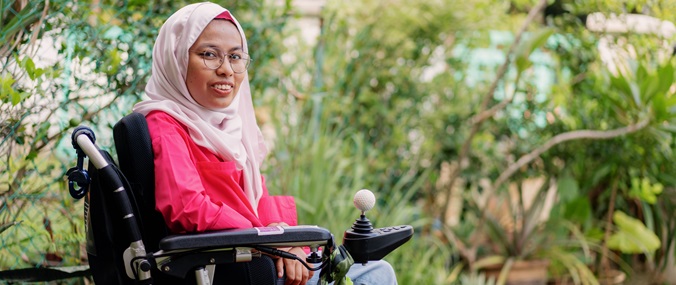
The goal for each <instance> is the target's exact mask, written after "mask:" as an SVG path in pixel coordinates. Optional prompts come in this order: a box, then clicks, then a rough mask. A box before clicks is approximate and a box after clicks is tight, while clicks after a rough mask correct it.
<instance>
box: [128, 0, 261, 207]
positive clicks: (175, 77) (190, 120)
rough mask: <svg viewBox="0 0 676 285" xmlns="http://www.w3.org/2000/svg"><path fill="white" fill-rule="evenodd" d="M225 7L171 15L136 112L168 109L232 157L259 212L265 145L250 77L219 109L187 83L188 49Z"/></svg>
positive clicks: (201, 141)
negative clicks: (203, 102)
mask: <svg viewBox="0 0 676 285" xmlns="http://www.w3.org/2000/svg"><path fill="white" fill-rule="evenodd" d="M225 11H227V10H226V9H225V8H223V7H221V6H219V5H217V4H213V3H208V2H204V3H196V4H191V5H188V6H185V7H183V8H181V9H180V10H178V11H177V12H176V13H174V14H173V15H172V16H171V17H169V19H167V21H166V22H165V23H164V25H162V28H161V29H160V33H159V35H158V36H157V40H156V41H155V46H154V47H153V67H152V74H151V76H150V80H149V82H148V85H146V89H145V91H146V94H147V95H148V97H150V99H149V100H145V101H142V102H139V103H138V104H136V105H135V106H134V111H135V112H139V113H141V114H143V115H147V114H148V113H150V112H151V111H154V110H161V111H164V112H166V113H168V114H170V115H171V116H172V117H174V118H175V119H176V120H178V121H179V122H181V123H183V124H184V125H186V126H187V127H188V129H189V133H190V137H191V138H192V139H193V140H194V141H195V143H196V144H197V145H200V146H202V147H205V148H207V149H209V150H211V151H212V152H213V153H215V154H217V155H218V156H220V157H221V158H223V159H224V160H226V161H234V162H235V163H236V165H237V168H238V169H240V170H243V172H244V178H245V179H244V181H245V182H244V191H245V193H246V196H247V198H248V199H249V202H250V203H251V206H252V208H253V210H254V213H256V214H257V208H258V201H259V200H260V198H261V196H262V194H263V185H262V180H261V173H260V165H261V162H262V161H263V158H264V157H265V155H266V154H267V148H266V147H265V143H264V141H263V135H262V134H261V131H260V129H259V128H258V125H257V124H256V117H255V116H254V109H253V103H252V100H251V89H250V87H249V77H248V75H247V74H245V77H244V80H242V83H241V84H240V87H239V92H238V94H237V96H236V97H235V98H234V99H233V101H232V103H231V104H230V106H228V107H227V108H224V109H218V110H212V109H207V108H205V107H202V106H201V105H199V104H198V103H197V102H196V101H195V100H194V99H193V98H192V96H190V93H189V92H188V88H187V86H186V81H185V79H186V75H187V71H188V49H189V48H190V47H191V46H192V45H193V43H195V41H196V40H197V38H198V37H199V36H200V34H201V33H202V31H203V30H204V28H205V27H206V26H207V25H208V24H209V23H210V22H211V20H213V19H214V18H215V17H216V16H218V15H220V14H221V13H223V12H225ZM232 19H233V22H234V23H235V24H236V26H237V29H238V30H239V34H240V36H241V37H242V45H243V49H244V52H248V47H247V44H246V38H245V36H244V32H243V31H242V27H241V26H240V24H239V22H237V20H236V19H235V18H234V17H232Z"/></svg>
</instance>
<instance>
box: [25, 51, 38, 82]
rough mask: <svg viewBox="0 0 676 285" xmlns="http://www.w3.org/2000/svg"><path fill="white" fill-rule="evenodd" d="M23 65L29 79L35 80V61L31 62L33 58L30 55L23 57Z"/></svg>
mask: <svg viewBox="0 0 676 285" xmlns="http://www.w3.org/2000/svg"><path fill="white" fill-rule="evenodd" d="M23 67H24V68H25V69H26V73H27V74H28V77H30V78H31V80H35V78H36V76H35V62H33V59H32V58H30V57H24V59H23Z"/></svg>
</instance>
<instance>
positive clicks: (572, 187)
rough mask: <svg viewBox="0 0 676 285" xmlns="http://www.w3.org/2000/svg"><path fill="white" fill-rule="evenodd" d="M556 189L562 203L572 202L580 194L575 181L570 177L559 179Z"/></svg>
mask: <svg viewBox="0 0 676 285" xmlns="http://www.w3.org/2000/svg"><path fill="white" fill-rule="evenodd" d="M557 189H558V193H559V198H560V199H561V202H562V203H567V202H569V201H572V200H574V199H575V198H577V196H578V195H579V192H580V189H579V187H578V185H577V181H576V180H575V179H574V178H572V177H570V176H564V177H562V178H561V179H559V181H558V182H557Z"/></svg>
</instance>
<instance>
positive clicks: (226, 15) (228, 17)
mask: <svg viewBox="0 0 676 285" xmlns="http://www.w3.org/2000/svg"><path fill="white" fill-rule="evenodd" d="M214 19H225V20H228V21H230V22H233V23H235V20H234V19H232V15H230V12H228V11H224V12H223V13H220V14H218V16H216V17H215V18H214Z"/></svg>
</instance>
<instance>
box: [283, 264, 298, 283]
mask: <svg viewBox="0 0 676 285" xmlns="http://www.w3.org/2000/svg"><path fill="white" fill-rule="evenodd" d="M294 262H295V261H294V260H289V259H284V270H285V271H286V272H285V273H286V283H285V284H286V285H298V276H296V267H295V266H294V264H293V263H294Z"/></svg>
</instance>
